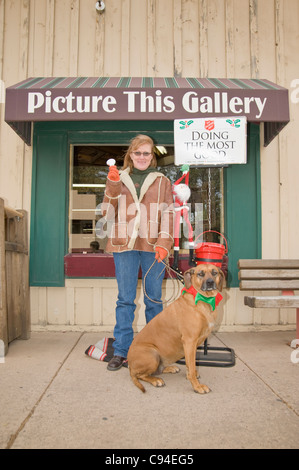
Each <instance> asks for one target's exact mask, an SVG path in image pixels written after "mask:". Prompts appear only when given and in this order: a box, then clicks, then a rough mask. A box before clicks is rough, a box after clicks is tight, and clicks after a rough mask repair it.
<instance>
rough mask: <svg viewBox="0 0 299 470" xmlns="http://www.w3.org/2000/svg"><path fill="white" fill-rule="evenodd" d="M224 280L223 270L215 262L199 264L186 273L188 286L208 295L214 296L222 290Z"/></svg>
mask: <svg viewBox="0 0 299 470" xmlns="http://www.w3.org/2000/svg"><path fill="white" fill-rule="evenodd" d="M223 281H224V274H223V272H222V271H221V269H220V268H217V266H215V265H214V264H199V265H198V266H196V267H195V268H191V269H188V271H185V273H184V282H185V286H186V288H187V289H189V287H191V286H193V287H194V288H195V289H196V290H197V291H198V292H201V293H202V294H203V295H205V296H206V297H214V296H215V295H216V294H217V292H221V290H222V286H223Z"/></svg>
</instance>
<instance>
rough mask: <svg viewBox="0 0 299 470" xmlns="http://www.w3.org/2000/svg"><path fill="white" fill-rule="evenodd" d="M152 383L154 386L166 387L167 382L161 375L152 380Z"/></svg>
mask: <svg viewBox="0 0 299 470" xmlns="http://www.w3.org/2000/svg"><path fill="white" fill-rule="evenodd" d="M152 385H153V386H154V387H164V385H165V382H164V380H163V379H160V377H155V378H154V380H153V381H152Z"/></svg>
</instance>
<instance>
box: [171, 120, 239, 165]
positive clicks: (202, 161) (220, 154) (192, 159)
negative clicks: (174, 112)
mask: <svg viewBox="0 0 299 470" xmlns="http://www.w3.org/2000/svg"><path fill="white" fill-rule="evenodd" d="M174 146H175V156H174V163H175V165H183V164H187V165H200V166H204V165H206V166H211V165H228V164H232V163H246V117H238V118H236V117H223V118H203V119H175V120H174Z"/></svg>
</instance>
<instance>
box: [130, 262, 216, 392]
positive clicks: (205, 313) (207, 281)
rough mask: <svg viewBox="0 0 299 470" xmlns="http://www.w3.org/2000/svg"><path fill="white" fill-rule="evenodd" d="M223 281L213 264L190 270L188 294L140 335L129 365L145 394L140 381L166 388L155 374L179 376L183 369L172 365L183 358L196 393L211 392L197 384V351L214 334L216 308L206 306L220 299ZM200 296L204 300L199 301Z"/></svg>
mask: <svg viewBox="0 0 299 470" xmlns="http://www.w3.org/2000/svg"><path fill="white" fill-rule="evenodd" d="M223 279H224V275H223V273H222V271H221V270H220V269H219V268H217V267H216V266H215V265H213V264H200V265H198V266H196V267H195V268H192V269H189V270H188V271H186V272H185V273H184V282H185V289H183V291H184V290H185V291H186V292H185V293H182V295H181V296H180V297H179V298H178V299H177V300H175V301H174V302H173V303H172V304H171V305H169V306H168V307H166V308H165V309H164V310H163V311H162V312H161V313H159V315H157V316H156V317H155V318H153V319H152V320H151V321H150V322H149V323H148V324H147V325H146V326H145V327H144V328H143V329H142V330H141V331H140V333H138V334H137V335H136V337H135V338H134V340H133V342H132V344H131V346H130V349H129V352H128V364H129V368H130V374H131V378H132V380H133V382H134V384H135V385H136V386H137V387H138V388H140V390H142V392H145V388H144V387H143V385H142V384H141V383H140V382H139V379H141V380H144V381H145V382H149V383H151V384H152V385H154V386H155V387H162V386H163V385H165V383H164V381H163V379H161V378H159V377H154V376H153V375H152V374H154V373H155V372H157V373H159V372H164V373H167V372H169V373H176V372H179V368H178V367H177V366H175V365H171V364H174V363H175V362H176V361H178V360H179V359H182V358H183V357H185V361H186V366H187V378H188V379H189V380H190V382H191V384H192V387H193V389H194V391H195V392H197V393H208V392H209V391H210V390H209V388H208V387H207V386H206V385H203V384H200V383H199V381H198V380H197V377H196V367H195V366H196V364H195V361H196V349H197V347H198V346H199V345H200V344H201V343H202V342H203V341H204V340H205V339H206V338H207V337H208V336H209V334H210V333H211V331H212V329H213V326H214V324H215V321H216V317H217V313H216V309H215V310H213V308H214V305H210V304H209V303H206V301H205V299H207V300H208V299H209V300H210V301H212V303H213V301H215V299H216V296H217V294H218V297H219V296H220V294H219V291H221V290H222V284H223ZM183 291H182V292H183ZM196 294H199V295H197V296H196ZM200 295H201V296H202V300H198V297H199V296H200ZM220 297H221V296H220ZM221 298H222V297H221ZM217 300H218V299H217Z"/></svg>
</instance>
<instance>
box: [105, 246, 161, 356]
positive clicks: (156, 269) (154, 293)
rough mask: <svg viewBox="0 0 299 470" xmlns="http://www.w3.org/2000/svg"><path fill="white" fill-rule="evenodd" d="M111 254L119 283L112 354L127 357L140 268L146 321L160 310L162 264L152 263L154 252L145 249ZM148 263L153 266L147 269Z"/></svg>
mask: <svg viewBox="0 0 299 470" xmlns="http://www.w3.org/2000/svg"><path fill="white" fill-rule="evenodd" d="M113 257H114V264H115V276H116V280H117V285H118V299H117V303H116V311H115V313H116V324H115V327H114V338H115V341H114V343H113V348H114V355H115V356H122V357H127V353H128V350H129V347H130V345H131V343H132V341H133V335H134V332H133V327H132V324H133V321H134V312H135V309H136V305H135V298H136V290H137V282H138V273H139V269H140V267H141V270H142V283H143V285H144V277H145V276H146V279H145V292H146V294H147V295H148V297H149V299H148V297H147V296H146V295H145V294H144V303H145V319H146V323H148V322H149V321H150V320H151V319H152V318H154V317H155V316H156V315H157V314H158V313H160V312H161V311H162V309H163V306H162V302H161V296H162V281H163V278H164V274H165V272H164V269H165V267H164V264H163V263H158V262H157V261H156V262H155V263H154V261H155V253H151V252H147V251H136V250H133V251H124V252H123V253H113ZM153 263H154V264H153ZM152 264H153V266H152ZM151 266H152V268H151V269H150V270H149V268H150V267H151ZM150 299H152V300H154V301H155V302H157V303H155V302H153V301H152V300H150Z"/></svg>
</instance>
